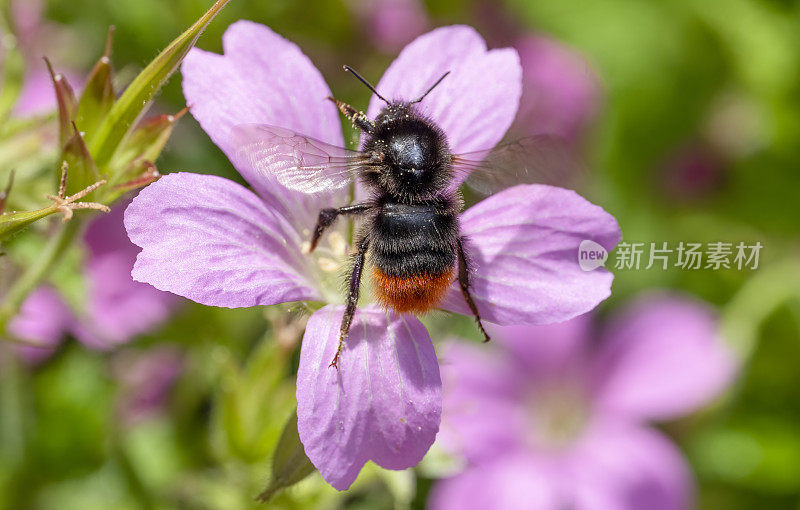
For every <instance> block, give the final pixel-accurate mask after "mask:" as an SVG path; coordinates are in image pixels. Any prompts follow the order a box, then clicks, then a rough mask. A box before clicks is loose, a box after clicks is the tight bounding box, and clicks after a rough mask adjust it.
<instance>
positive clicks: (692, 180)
mask: <svg viewBox="0 0 800 510" xmlns="http://www.w3.org/2000/svg"><path fill="white" fill-rule="evenodd" d="M727 166H728V161H726V158H725V157H724V156H723V155H722V154H721V153H720V152H719V151H717V150H715V149H714V148H713V147H711V146H710V144H708V143H704V142H701V141H695V142H691V143H687V144H684V145H682V146H680V147H678V148H677V149H676V150H675V152H674V153H672V154H671V155H670V156H669V157H668V158H667V160H666V162H665V163H664V164H663V165H662V167H661V168H660V169H659V170H660V172H659V173H658V174H657V177H658V182H657V183H656V184H657V185H658V186H659V187H660V188H659V189H661V190H663V191H664V192H665V193H666V194H667V196H668V198H670V199H675V200H682V201H691V200H696V199H700V198H703V197H706V196H708V195H711V194H713V193H714V192H715V191H718V190H719V189H721V188H722V186H723V184H724V182H725V179H726V177H727Z"/></svg>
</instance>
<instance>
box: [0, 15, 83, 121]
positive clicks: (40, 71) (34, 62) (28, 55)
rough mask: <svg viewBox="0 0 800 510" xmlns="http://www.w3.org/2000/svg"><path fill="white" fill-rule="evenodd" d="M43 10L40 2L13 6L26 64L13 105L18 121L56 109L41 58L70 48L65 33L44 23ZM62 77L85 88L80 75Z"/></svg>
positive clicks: (48, 75)
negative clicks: (66, 42)
mask: <svg viewBox="0 0 800 510" xmlns="http://www.w3.org/2000/svg"><path fill="white" fill-rule="evenodd" d="M43 10H44V2H42V1H41V0H12V1H11V2H10V13H11V17H12V20H13V22H14V25H15V28H16V30H15V32H16V35H17V36H18V41H17V43H18V45H19V47H20V50H21V51H22V53H23V57H24V58H25V61H26V64H25V65H26V69H25V80H24V82H23V86H22V90H21V91H20V96H19V98H18V99H17V103H16V104H15V105H14V115H15V116H17V117H24V116H33V115H40V114H43V113H47V112H50V111H53V110H55V108H56V95H55V92H54V91H53V82H52V78H51V77H50V73H49V72H48V71H47V67H46V66H45V64H44V62H43V61H42V56H44V55H50V54H51V53H52V52H53V51H56V52H58V51H60V50H63V48H64V47H65V46H69V45H65V44H64V41H63V40H60V39H64V36H65V31H64V30H63V29H62V28H60V27H58V26H56V25H54V24H51V23H48V22H47V21H45V20H44V19H43V15H42V11H43ZM0 36H2V33H0ZM70 47H71V46H70ZM73 49H74V48H73ZM2 59H3V55H0V64H1V63H2ZM63 74H65V75H66V78H67V80H68V81H69V83H70V84H72V85H73V86H79V85H82V82H83V79H82V78H81V77H80V76H79V75H78V74H77V73H75V72H73V71H70V70H68V71H65V72H64V73H63Z"/></svg>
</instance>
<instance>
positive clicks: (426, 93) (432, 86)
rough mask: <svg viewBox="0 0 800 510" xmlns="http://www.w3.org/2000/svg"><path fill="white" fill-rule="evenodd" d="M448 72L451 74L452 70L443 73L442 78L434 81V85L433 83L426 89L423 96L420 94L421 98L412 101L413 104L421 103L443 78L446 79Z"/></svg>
mask: <svg viewBox="0 0 800 510" xmlns="http://www.w3.org/2000/svg"><path fill="white" fill-rule="evenodd" d="M448 74H450V71H447V72H446V73H444V74H443V75H442V77H441V78H439V79H438V80H436V83H434V84H433V85H431V88H429V89H428V90H427V91H425V93H424V94H422V95H421V96H419V99H415V100H413V101H411V104H414V103H419V102H420V101H422V100H423V99H425V96H427V95H428V94H430V93H431V90H433V89H435V88H436V86H437V85H439V84H440V83H442V80H444V79H445V77H446V76H447V75H448Z"/></svg>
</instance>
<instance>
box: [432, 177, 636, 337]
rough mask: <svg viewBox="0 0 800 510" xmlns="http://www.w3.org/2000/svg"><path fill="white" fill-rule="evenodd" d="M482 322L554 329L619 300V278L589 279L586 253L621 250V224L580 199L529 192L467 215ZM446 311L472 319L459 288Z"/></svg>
mask: <svg viewBox="0 0 800 510" xmlns="http://www.w3.org/2000/svg"><path fill="white" fill-rule="evenodd" d="M461 231H462V233H463V234H464V235H466V236H467V240H468V243H467V249H468V251H469V257H470V259H471V263H472V268H473V271H472V273H471V280H472V297H473V299H474V300H475V303H476V305H477V306H478V310H479V311H480V313H481V316H482V317H483V318H484V319H485V320H487V321H489V322H494V323H496V324H501V325H510V324H548V323H552V322H560V321H564V320H567V319H571V318H572V317H575V316H577V315H580V314H583V313H586V312H588V311H589V310H591V309H593V308H594V307H595V306H597V304H598V303H600V302H601V301H603V300H604V299H606V298H607V297H608V296H609V294H610V292H611V281H612V280H613V275H612V274H611V273H609V272H608V271H606V270H605V269H603V268H598V269H595V270H593V271H583V270H582V269H581V268H580V266H579V265H578V246H579V245H580V243H581V241H584V240H592V241H595V242H596V243H598V244H600V245H601V246H603V248H605V249H606V250H609V251H610V250H611V249H612V248H614V246H615V245H616V244H617V242H619V239H620V235H621V234H620V230H619V226H618V225H617V221H616V220H615V219H614V217H613V216H611V215H610V214H608V213H607V212H605V211H604V210H603V209H602V208H601V207H598V206H596V205H594V204H592V203H590V202H588V201H587V200H586V199H584V198H583V197H581V196H580V195H578V194H577V193H575V192H573V191H570V190H566V189H562V188H556V187H552V186H544V185H535V184H533V185H522V186H515V187H513V188H509V189H507V190H505V191H503V192H501V193H498V194H496V195H493V196H491V197H489V198H487V199H486V200H484V201H482V202H480V203H479V204H477V205H475V206H474V207H472V208H470V209H469V210H467V211H466V212H464V213H463V214H462V215H461ZM442 308H445V309H446V310H451V311H454V312H458V313H463V314H469V313H470V312H469V308H468V307H467V304H466V302H465V301H464V298H463V297H462V295H461V291H460V289H459V288H458V286H457V284H454V285H453V287H452V288H451V289H450V293H449V294H448V297H447V299H446V300H445V303H444V305H443V306H442Z"/></svg>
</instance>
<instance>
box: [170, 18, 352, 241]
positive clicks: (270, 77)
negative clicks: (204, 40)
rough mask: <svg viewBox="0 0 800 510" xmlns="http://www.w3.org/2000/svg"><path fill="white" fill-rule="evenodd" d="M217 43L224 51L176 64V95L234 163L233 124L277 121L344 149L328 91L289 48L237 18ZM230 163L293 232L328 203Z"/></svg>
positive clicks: (305, 60)
mask: <svg viewBox="0 0 800 510" xmlns="http://www.w3.org/2000/svg"><path fill="white" fill-rule="evenodd" d="M223 47H224V49H225V55H224V56H223V55H218V54H215V53H209V52H206V51H202V50H198V49H192V50H191V51H190V52H189V55H187V57H186V59H185V61H184V63H183V66H182V68H181V71H182V74H183V93H184V95H185V96H186V102H187V104H188V105H189V106H190V107H191V112H192V115H194V117H195V118H196V119H197V121H198V122H200V125H201V126H202V127H203V129H204V130H205V132H206V133H208V135H209V136H210V137H211V139H212V140H213V141H214V143H215V144H217V146H219V148H220V149H222V151H223V152H225V154H226V155H227V156H228V158H230V159H231V160H232V161H234V164H236V163H237V162H236V161H235V159H234V157H235V154H234V149H233V148H232V146H231V143H230V139H229V135H230V131H231V129H232V128H233V127H234V126H236V125H238V124H269V125H272V126H279V127H283V128H286V129H291V130H293V131H296V132H298V133H300V134H303V135H307V136H311V137H313V138H316V139H318V140H322V141H323V142H326V143H330V144H332V145H336V146H340V147H343V146H344V138H343V136H342V128H341V122H340V120H339V112H338V111H337V110H336V107H335V106H334V105H333V103H331V102H330V101H328V100H327V99H326V98H327V97H328V96H330V95H331V91H330V89H329V88H328V86H327V85H326V84H325V80H324V79H323V78H322V75H321V74H320V72H319V71H318V70H317V69H316V68H315V67H314V65H313V64H312V63H311V61H310V60H309V59H308V57H307V56H305V55H304V54H303V53H302V51H300V49H299V48H298V47H297V45H295V44H294V43H292V42H290V41H288V40H286V39H284V38H283V37H281V36H280V35H278V34H276V33H275V32H273V31H272V30H270V29H269V28H267V27H266V26H264V25H259V24H257V23H253V22H250V21H237V22H236V23H233V24H232V25H231V26H230V27H228V30H226V32H225V35H224V37H223ZM240 163H241V162H240ZM236 166H237V168H236V169H237V170H238V171H239V172H240V173H241V174H242V176H243V177H244V178H245V179H246V180H247V181H248V182H249V183H250V184H251V185H252V186H253V187H254V188H255V189H256V191H258V193H259V194H261V195H262V196H263V197H264V199H265V200H266V201H267V203H268V204H269V205H270V206H271V207H273V208H274V209H276V210H277V211H279V212H281V214H283V215H284V216H285V217H286V218H287V219H289V220H290V221H293V222H294V223H295V226H296V228H298V230H302V228H309V229H310V228H313V226H314V224H313V220H315V219H316V214H317V212H318V210H319V209H320V208H322V207H326V205H321V204H327V203H330V202H331V201H332V199H331V197H330V196H326V195H324V194H323V195H319V196H315V197H309V196H306V195H304V194H303V193H297V192H292V191H289V190H286V189H285V188H283V187H282V186H280V185H277V184H276V183H275V181H274V179H272V178H270V177H268V176H265V175H263V174H261V173H259V172H258V171H257V169H255V168H253V167H252V166H250V165H247V164H243V163H241V164H236ZM327 207H330V205H327ZM311 216H313V217H311ZM295 220H296V221H295Z"/></svg>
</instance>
